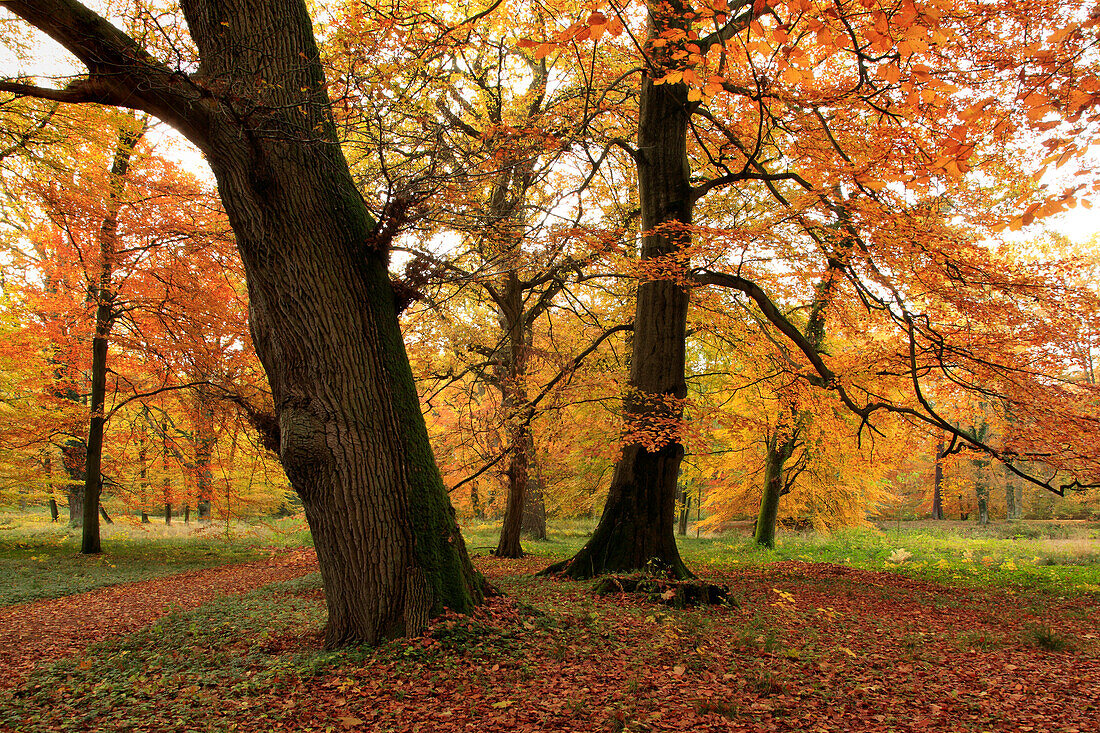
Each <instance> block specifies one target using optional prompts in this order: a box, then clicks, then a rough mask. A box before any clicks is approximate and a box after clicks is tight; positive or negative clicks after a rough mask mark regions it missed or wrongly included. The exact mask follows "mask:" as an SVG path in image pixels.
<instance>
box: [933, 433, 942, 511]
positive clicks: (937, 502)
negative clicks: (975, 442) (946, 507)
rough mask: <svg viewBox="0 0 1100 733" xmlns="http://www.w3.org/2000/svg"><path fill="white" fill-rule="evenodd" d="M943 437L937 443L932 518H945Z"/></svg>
mask: <svg viewBox="0 0 1100 733" xmlns="http://www.w3.org/2000/svg"><path fill="white" fill-rule="evenodd" d="M943 448H944V446H943V439H942V438H941V439H940V442H939V443H938V444H937V445H936V470H935V478H934V480H935V488H934V489H933V491H934V493H933V494H932V519H936V520H942V519H943V492H942V489H943Z"/></svg>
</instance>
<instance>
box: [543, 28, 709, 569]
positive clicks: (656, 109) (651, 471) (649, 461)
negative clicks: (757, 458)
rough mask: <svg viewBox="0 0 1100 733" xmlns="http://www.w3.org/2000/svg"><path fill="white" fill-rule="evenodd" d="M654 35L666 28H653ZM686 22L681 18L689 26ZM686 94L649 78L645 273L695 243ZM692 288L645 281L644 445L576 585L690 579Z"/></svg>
mask: <svg viewBox="0 0 1100 733" xmlns="http://www.w3.org/2000/svg"><path fill="white" fill-rule="evenodd" d="M653 18H654V14H653V13H651V21H650V29H649V36H650V38H655V37H656V36H658V35H659V34H660V32H661V31H662V30H664V28H661V27H658V26H656V25H655V24H654V22H653ZM681 22H682V21H681ZM688 108H689V103H688V101H687V89H686V87H685V86H684V85H682V84H664V85H659V86H654V84H653V81H652V79H650V78H649V77H646V78H644V79H643V80H642V87H641V92H640V109H639V119H638V149H639V154H638V156H637V167H638V196H639V204H640V207H641V229H642V232H643V235H642V251H641V260H642V263H641V266H642V267H643V268H644V267H645V265H646V264H652V263H654V261H655V260H661V261H662V263H663V264H664V265H666V266H669V265H672V264H673V263H672V262H671V259H672V258H671V257H670V256H672V255H675V254H676V253H678V252H679V251H681V250H682V249H683V248H684V247H685V246H687V245H688V244H689V242H690V235H689V234H688V233H687V232H686V231H684V226H686V225H688V224H690V222H691V208H692V192H691V182H690V179H689V176H690V167H689V164H688V158H687V130H688V116H689V115H688ZM687 312H688V291H687V290H686V289H685V286H684V285H683V284H681V283H679V282H676V281H675V280H671V279H661V280H645V279H643V280H641V281H640V282H639V283H638V294H637V298H636V304H635V315H634V337H633V342H632V354H631V360H630V385H629V391H628V393H627V395H626V397H625V400H624V418H625V422H626V427H627V430H628V431H630V430H642V431H645V432H646V433H647V435H646V436H645V444H643V443H641V442H633V443H631V444H629V445H626V446H625V447H624V448H623V452H622V455H621V456H620V458H619V461H618V463H617V464H616V465H615V473H614V475H613V477H612V480H611V487H610V489H609V491H608V496H607V503H606V504H605V506H604V510H603V514H602V515H601V517H600V522H599V524H598V525H597V526H596V530H595V532H594V533H593V535H592V537H591V538H590V539H589V541H588V542H587V543H586V544H585V545H584V547H582V548H581V550H580V551H579V552H578V553H577V554H576V555H575V556H573V557H572V558H571V559H569V560H566V561H565V562H563V563H559V564H557V565H555V566H552V567H551V568H549V569H548V570H549V571H561V572H564V573H565V574H566V575H568V576H570V577H574V578H588V577H592V576H595V575H599V574H601V573H607V572H617V571H631V570H637V569H641V568H651V569H656V570H659V571H660V572H663V573H667V574H668V575H670V576H673V577H677V578H684V577H689V576H690V575H691V573H690V571H688V569H687V567H686V566H685V565H684V563H683V560H681V559H680V552H679V550H678V549H677V547H676V537H675V534H674V522H675V512H676V487H677V480H678V478H679V475H680V461H681V459H682V458H683V455H684V448H683V446H682V445H681V444H680V441H679V435H678V431H679V425H678V423H679V421H680V419H681V417H682V415H683V402H682V400H683V399H684V398H685V397H686V396H687V384H686V382H685V379H684V370H685V339H686V333H687Z"/></svg>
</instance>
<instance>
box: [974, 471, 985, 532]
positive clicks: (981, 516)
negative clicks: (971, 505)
mask: <svg viewBox="0 0 1100 733" xmlns="http://www.w3.org/2000/svg"><path fill="white" fill-rule="evenodd" d="M973 463H974V475H975V478H974V493H975V495H976V497H977V499H978V524H980V525H982V526H983V527H984V526H985V525H987V524H989V477H988V476H986V470H985V469H986V467H987V466H988V465H989V462H988V461H984V460H980V459H978V460H975V461H974V462H973Z"/></svg>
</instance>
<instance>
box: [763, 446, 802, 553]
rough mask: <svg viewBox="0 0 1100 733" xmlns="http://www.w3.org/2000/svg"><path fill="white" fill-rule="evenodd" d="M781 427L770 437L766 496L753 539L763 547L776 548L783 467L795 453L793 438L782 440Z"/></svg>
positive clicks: (764, 489) (765, 456)
mask: <svg viewBox="0 0 1100 733" xmlns="http://www.w3.org/2000/svg"><path fill="white" fill-rule="evenodd" d="M780 427H781V426H777V427H776V429H775V430H774V431H773V433H772V434H771V435H770V436H769V437H768V442H767V447H766V449H765V453H764V487H763V492H764V496H763V498H762V499H761V501H760V515H759V516H758V517H757V518H756V531H755V535H754V537H753V540H754V541H755V542H756V544H758V545H760V546H761V547H775V526H776V520H777V519H778V517H779V499H780V497H781V496H783V485H784V470H783V467H784V466H785V465H786V464H787V459H788V458H790V457H791V453H793V452H794V445H795V444H794V439H793V437H787V438H780V436H779V433H780Z"/></svg>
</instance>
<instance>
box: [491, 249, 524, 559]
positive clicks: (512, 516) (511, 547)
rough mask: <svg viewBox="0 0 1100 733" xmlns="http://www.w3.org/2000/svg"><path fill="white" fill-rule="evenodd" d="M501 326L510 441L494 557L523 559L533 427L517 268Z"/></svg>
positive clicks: (509, 282) (511, 275)
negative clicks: (505, 493)
mask: <svg viewBox="0 0 1100 733" xmlns="http://www.w3.org/2000/svg"><path fill="white" fill-rule="evenodd" d="M499 305H500V306H501V311H502V313H501V322H502V324H503V325H504V326H505V327H506V330H507V337H506V341H507V348H508V353H507V356H506V368H505V369H504V370H503V371H504V373H503V374H502V375H501V389H502V390H503V393H504V399H503V406H504V411H505V414H506V415H507V416H508V417H507V419H508V423H507V425H506V427H505V430H506V431H507V438H506V440H507V441H508V443H507V446H506V448H505V450H506V451H507V453H508V469H507V471H506V475H507V476H508V498H507V502H506V503H505V507H504V522H503V524H502V525H501V529H500V540H499V542H497V549H496V551H495V552H494V553H493V554H495V555H496V556H497V557H522V556H523V547H522V546H521V545H520V534H521V533H522V531H523V507H524V505H525V504H526V502H527V484H528V478H529V474H530V462H529V459H530V457H531V426H530V422H529V420H528V419H527V418H528V415H527V412H526V407H527V385H526V383H525V380H526V378H527V333H526V329H525V328H524V319H523V316H524V310H523V289H522V287H521V286H520V281H519V276H518V273H517V272H516V270H515V268H513V269H512V270H511V271H510V272H509V273H508V274H507V276H506V281H505V284H504V294H503V296H502V297H501V299H500V303H499Z"/></svg>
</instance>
